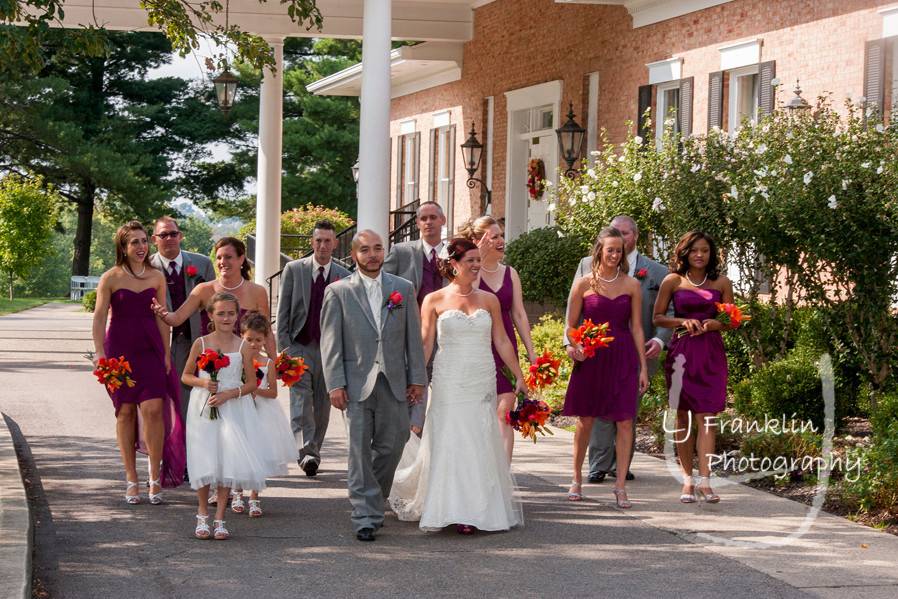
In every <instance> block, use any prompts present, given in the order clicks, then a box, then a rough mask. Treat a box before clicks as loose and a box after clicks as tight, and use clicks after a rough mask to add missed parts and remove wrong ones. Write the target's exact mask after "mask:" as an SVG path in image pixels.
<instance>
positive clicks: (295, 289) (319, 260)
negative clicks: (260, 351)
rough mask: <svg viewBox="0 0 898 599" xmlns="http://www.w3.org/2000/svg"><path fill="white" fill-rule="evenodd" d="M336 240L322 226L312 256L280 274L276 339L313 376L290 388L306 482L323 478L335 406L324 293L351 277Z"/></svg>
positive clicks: (329, 228) (317, 226) (328, 226)
mask: <svg viewBox="0 0 898 599" xmlns="http://www.w3.org/2000/svg"><path fill="white" fill-rule="evenodd" d="M336 243H337V236H336V233H335V231H334V225H333V224H331V223H330V222H329V221H326V220H322V221H318V222H317V223H315V229H314V230H313V231H312V255H311V256H308V257H306V258H301V259H300V260H293V261H291V262H288V263H287V266H285V267H284V272H283V273H282V274H281V291H280V296H279V299H278V316H277V321H276V324H277V336H278V348H280V351H283V350H287V353H288V354H289V355H290V356H293V357H295V358H302V359H303V360H304V361H305V363H306V365H307V366H308V367H309V370H308V371H307V372H306V373H305V375H303V377H302V378H301V379H300V380H299V382H298V383H296V384H295V385H293V386H292V387H290V426H291V427H292V428H293V436H294V437H295V438H296V446H297V451H298V453H299V457H298V459H297V462H298V463H299V467H300V468H302V470H303V472H305V473H306V476H315V475H316V474H318V467H319V466H320V465H321V445H322V444H323V443H324V435H325V434H326V433H327V425H328V422H329V421H330V413H331V406H330V402H329V401H328V399H327V388H326V386H325V384H324V371H323V369H322V364H321V349H320V346H319V344H320V341H321V306H322V304H323V302H324V290H325V288H326V287H327V286H328V285H330V284H331V283H333V282H335V281H337V280H339V279H343V278H345V277H348V276H349V271H348V270H346V269H345V268H343V267H342V266H340V265H339V264H337V263H336V262H334V261H333V260H331V255H332V254H333V251H334V247H335V246H336Z"/></svg>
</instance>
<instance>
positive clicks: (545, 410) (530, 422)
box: [502, 350, 561, 443]
mask: <svg viewBox="0 0 898 599" xmlns="http://www.w3.org/2000/svg"><path fill="white" fill-rule="evenodd" d="M560 366H561V360H559V359H558V358H556V357H555V356H554V355H552V352H550V351H549V350H545V351H544V352H543V355H541V356H540V357H538V358H537V359H536V362H534V363H533V364H531V365H530V371H529V375H528V376H527V388H528V389H530V390H531V391H535V390H537V389H543V388H545V387H548V386H549V385H551V384H552V383H553V382H555V379H556V378H558V369H559V367H560ZM502 372H503V373H504V374H505V378H507V379H508V380H509V381H510V382H511V384H512V385H516V384H517V381H516V380H515V376H514V375H513V374H512V373H511V371H510V370H509V369H508V367H504V368H503V369H502ZM551 413H552V409H551V408H550V407H549V404H547V403H546V402H544V401H542V400H540V399H530V398H528V397H527V396H526V395H524V394H523V393H520V394H518V397H517V402H516V405H515V409H513V410H511V411H509V412H508V414H506V415H505V421H506V422H507V423H508V424H509V426H511V428H513V429H514V430H516V431H519V432H520V433H521V437H523V438H524V439H530V440H532V441H533V442H534V443H536V435H537V433H539V434H540V435H543V436H545V435H551V434H553V433H552V431H551V430H550V429H549V427H548V426H546V423H547V422H548V420H549V416H550V415H551Z"/></svg>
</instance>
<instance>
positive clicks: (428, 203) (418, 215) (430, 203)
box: [415, 200, 445, 219]
mask: <svg viewBox="0 0 898 599" xmlns="http://www.w3.org/2000/svg"><path fill="white" fill-rule="evenodd" d="M427 206H436V208H437V210H438V211H439V213H440V216H445V215H444V214H443V207H442V206H440V204H439V202H434V201H433V200H427V201H426V202H421V203H420V204H419V205H418V209H417V210H415V218H416V219H418V218H421V208H425V207H427Z"/></svg>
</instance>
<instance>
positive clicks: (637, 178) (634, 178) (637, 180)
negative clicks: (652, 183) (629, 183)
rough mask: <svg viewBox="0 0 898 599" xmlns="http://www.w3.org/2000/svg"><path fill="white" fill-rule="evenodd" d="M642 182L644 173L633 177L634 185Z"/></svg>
mask: <svg viewBox="0 0 898 599" xmlns="http://www.w3.org/2000/svg"><path fill="white" fill-rule="evenodd" d="M641 180H642V173H636V174H635V175H633V183H639V182H640V181H641Z"/></svg>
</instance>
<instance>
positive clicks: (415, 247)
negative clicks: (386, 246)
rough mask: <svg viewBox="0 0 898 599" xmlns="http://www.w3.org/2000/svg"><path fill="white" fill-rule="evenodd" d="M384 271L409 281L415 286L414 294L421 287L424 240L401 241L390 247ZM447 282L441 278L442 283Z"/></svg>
mask: <svg viewBox="0 0 898 599" xmlns="http://www.w3.org/2000/svg"><path fill="white" fill-rule="evenodd" d="M384 272H388V273H390V274H393V275H396V276H398V277H402V278H403V279H405V280H406V281H411V282H412V285H414V287H415V295H416V296H417V294H418V290H419V289H420V288H421V275H422V273H423V272H424V241H422V240H421V239H418V240H416V241H403V242H402V243H397V244H396V245H394V246H393V247H391V248H390V253H389V254H388V255H387V259H386V260H384ZM446 284H448V281H447V280H446V279H443V285H446Z"/></svg>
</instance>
